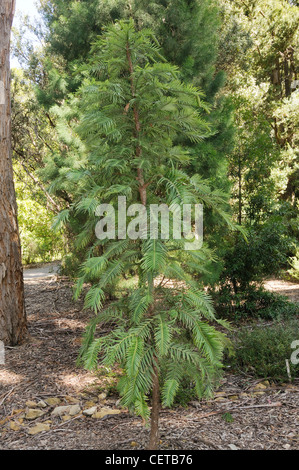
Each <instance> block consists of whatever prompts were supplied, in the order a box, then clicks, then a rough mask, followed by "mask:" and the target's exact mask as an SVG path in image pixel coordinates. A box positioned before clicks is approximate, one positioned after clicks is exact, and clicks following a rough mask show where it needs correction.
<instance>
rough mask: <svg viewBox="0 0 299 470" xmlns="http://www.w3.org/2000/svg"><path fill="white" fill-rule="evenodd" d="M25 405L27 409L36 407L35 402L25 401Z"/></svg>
mask: <svg viewBox="0 0 299 470" xmlns="http://www.w3.org/2000/svg"><path fill="white" fill-rule="evenodd" d="M25 405H26V406H28V408H35V407H36V406H37V403H36V402H35V401H32V400H28V401H26V403H25Z"/></svg>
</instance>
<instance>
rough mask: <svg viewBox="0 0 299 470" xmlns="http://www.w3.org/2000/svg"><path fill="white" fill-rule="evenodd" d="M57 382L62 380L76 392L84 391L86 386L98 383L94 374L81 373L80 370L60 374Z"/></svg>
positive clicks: (62, 382)
mask: <svg viewBox="0 0 299 470" xmlns="http://www.w3.org/2000/svg"><path fill="white" fill-rule="evenodd" d="M57 382H60V383H61V384H63V385H64V386H65V387H67V388H70V389H72V390H73V391H74V392H82V391H83V390H84V389H86V387H90V386H92V385H96V384H95V377H94V375H93V374H91V373H80V372H78V371H75V372H73V373H68V374H63V375H60V376H59V378H58V379H57Z"/></svg>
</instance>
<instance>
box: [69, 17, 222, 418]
mask: <svg viewBox="0 0 299 470" xmlns="http://www.w3.org/2000/svg"><path fill="white" fill-rule="evenodd" d="M93 53H94V55H93V57H92V59H91V61H90V65H89V70H88V72H89V77H88V76H87V75H86V80H85V83H84V86H83V88H82V90H81V91H80V95H79V96H78V98H77V97H76V99H75V101H74V103H75V104H76V105H77V106H78V109H79V113H80V116H81V118H80V124H79V127H78V126H77V132H79V135H80V137H81V139H82V141H83V142H84V145H85V146H86V148H87V149H88V151H89V153H88V155H87V163H86V165H85V166H84V167H83V165H82V166H81V168H80V169H77V170H72V171H71V170H70V177H71V178H72V176H73V175H75V181H76V183H77V182H78V181H80V184H79V188H78V185H77V193H76V194H77V200H76V203H75V204H74V205H73V206H72V207H71V208H70V217H71V216H72V212H73V211H75V213H79V214H83V215H84V214H86V217H88V218H87V219H86V225H85V227H86V231H85V232H84V236H82V237H80V245H81V247H83V248H84V250H85V253H86V255H87V257H86V260H85V262H84V263H83V264H82V267H81V274H80V278H79V280H78V284H77V289H76V293H75V296H76V297H78V296H79V295H80V292H81V291H82V287H83V285H84V284H86V283H90V284H91V287H90V288H89V290H88V293H87V295H86V297H85V307H86V308H91V309H93V310H94V312H95V314H96V316H95V318H94V320H93V321H92V322H91V324H90V326H89V327H88V329H87V331H86V334H85V340H84V344H83V346H82V348H81V354H80V357H81V360H82V361H83V363H84V364H85V366H86V367H87V368H89V369H92V368H95V367H97V364H98V361H100V363H101V364H103V365H105V366H112V365H113V364H115V363H117V364H119V365H120V366H121V367H122V368H123V370H124V375H123V377H122V378H121V379H120V381H119V390H120V394H121V396H122V403H123V404H124V405H125V406H128V407H129V408H130V409H133V410H134V411H135V412H136V413H139V414H141V415H142V416H143V417H144V418H147V417H148V416H149V408H148V396H149V394H150V392H151V389H152V386H153V377H154V375H156V374H158V375H159V380H160V386H161V398H162V403H163V405H164V406H171V405H172V403H173V402H174V399H175V396H176V394H177V392H178V390H179V387H180V383H181V381H182V380H183V379H184V378H186V377H188V378H189V380H190V381H192V382H193V383H194V387H195V389H196V393H197V395H198V396H203V395H206V396H209V395H210V394H211V390H212V387H213V384H214V382H215V380H216V378H217V377H218V374H219V372H220V370H221V358H222V354H223V348H224V345H225V342H226V340H225V336H224V335H223V334H222V333H220V332H219V331H218V330H217V329H215V328H214V327H212V326H211V325H210V324H209V322H215V323H217V319H216V317H215V315H214V310H213V307H212V304H211V301H210V298H209V296H208V295H207V294H205V293H204V291H202V290H201V289H200V286H199V285H198V283H197V282H196V281H194V280H193V279H192V276H191V275H190V273H188V263H187V262H186V260H187V258H186V260H185V261H184V257H183V259H180V258H181V257H182V248H183V243H182V241H180V240H173V239H170V240H169V241H168V240H161V239H160V238H158V239H156V240H152V239H145V240H138V239H137V240H132V239H128V238H127V239H125V240H110V241H109V240H108V239H105V240H102V241H101V240H96V239H95V236H94V235H93V238H92V234H93V233H94V228H95V223H96V217H95V216H94V215H93V212H94V210H95V207H96V206H97V204H98V203H99V201H103V200H104V201H105V202H109V203H110V204H112V205H116V204H115V203H116V202H117V199H116V196H117V195H118V194H123V195H126V196H127V197H128V198H129V200H130V202H138V201H139V198H141V199H142V201H143V204H144V206H145V209H146V210H148V204H149V203H161V202H165V203H168V204H169V205H171V204H173V203H174V202H175V203H177V204H179V206H181V207H182V205H183V204H184V203H189V204H191V203H199V202H203V203H206V204H208V205H209V206H211V207H212V208H214V209H215V210H218V211H219V214H221V215H222V216H224V217H226V216H225V199H223V198H222V197H221V195H220V194H218V193H217V192H215V193H214V192H211V191H210V190H209V188H208V186H207V185H206V184H204V182H202V181H201V180H200V179H199V178H196V177H195V176H193V177H192V178H190V176H188V174H187V173H185V172H184V166H186V165H187V164H188V161H189V160H190V158H191V156H189V155H188V153H187V151H186V150H185V149H184V150H183V149H181V148H180V147H178V146H177V145H175V144H174V142H175V140H176V138H177V136H178V135H179V134H181V135H183V136H184V138H185V139H189V140H191V141H194V142H197V141H200V140H202V139H203V138H204V136H205V135H206V134H207V133H208V131H209V128H208V125H207V124H206V123H205V121H204V120H203V118H202V117H201V110H202V109H205V108H206V105H205V104H204V102H203V101H202V99H201V94H200V92H199V91H198V90H197V89H196V88H195V87H193V86H191V85H185V84H183V83H182V82H181V81H180V80H179V78H178V71H177V68H176V67H174V66H171V65H170V64H168V63H166V62H163V63H161V62H159V58H160V54H159V50H158V49H157V45H156V43H155V42H153V40H152V33H151V31H147V30H143V31H141V32H137V31H135V29H134V27H133V23H132V22H128V23H126V22H121V23H118V24H116V25H115V26H113V27H110V28H108V29H107V32H106V36H105V38H103V39H100V40H99V41H98V42H97V43H96V44H95V45H94V49H93ZM136 116H138V120H136V119H137V118H136ZM76 174H77V175H78V177H77V176H76ZM140 174H142V183H141V181H140ZM79 175H80V177H79ZM136 176H137V178H136ZM69 181H70V180H69ZM111 181H113V182H114V184H113V185H112V186H111V183H110V182H111ZM146 182H148V184H146ZM145 184H146V187H147V191H146V200H145V199H144V193H143V192H142V189H143V188H144V186H145ZM148 215H149V214H148ZM88 221H90V224H89V225H88V226H87V224H88ZM194 254H195V255H196V254H197V253H196V252H194ZM186 256H187V257H188V255H186ZM195 261H196V258H195V259H194V265H193V266H192V269H193V271H194V269H195V267H196V262H195ZM197 265H198V269H199V270H200V269H201V266H200V264H199V263H198V261H197ZM129 273H136V275H137V278H138V284H137V287H135V288H134V289H133V290H130V289H128V290H127V292H126V293H125V292H124V293H123V295H121V297H120V299H117V300H115V301H112V302H111V303H110V305H109V307H108V308H105V306H104V302H105V298H106V295H105V293H106V292H107V289H109V288H111V287H113V286H115V285H116V284H117V283H118V282H119V280H121V279H122V277H123V276H124V275H127V274H129ZM160 278H161V279H162V280H163V278H171V279H172V282H173V283H174V287H173V288H172V289H169V288H166V287H164V286H163V282H161V281H159V279H160ZM180 283H181V284H180ZM176 285H177V286H178V287H176ZM179 286H181V287H179ZM104 323H108V324H110V325H113V328H112V329H111V332H110V333H108V334H107V335H105V336H99V337H97V335H96V331H97V325H98V324H101V325H102V324H104ZM162 365H163V370H164V371H165V373H164V374H162V373H161V367H162Z"/></svg>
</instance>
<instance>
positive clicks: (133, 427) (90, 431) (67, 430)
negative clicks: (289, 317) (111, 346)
mask: <svg viewBox="0 0 299 470" xmlns="http://www.w3.org/2000/svg"><path fill="white" fill-rule="evenodd" d="M25 288H26V305H27V314H28V322H29V331H30V335H31V341H30V342H29V343H27V344H25V345H23V346H21V347H18V348H6V357H5V359H6V363H5V365H4V366H3V365H2V366H0V434H1V436H0V449H26V450H29V449H31V450H35V449H82V450H87V449H98V450H100V449H104V450H124V449H130V450H132V449H133V450H140V449H144V448H145V445H146V443H147V440H148V435H149V431H148V429H147V428H145V427H144V425H143V423H142V420H141V419H139V418H138V417H136V416H131V415H129V413H128V412H127V410H123V409H121V408H120V407H119V405H118V396H116V395H114V394H113V380H114V379H113V377H111V374H110V375H109V374H106V375H104V376H99V375H98V376H96V375H94V374H92V373H90V372H87V371H84V370H83V369H81V368H80V367H78V366H76V358H77V356H78V349H79V346H80V341H81V335H82V332H83V330H84V327H85V325H86V323H87V321H88V319H89V313H87V312H83V310H82V303H81V302H78V303H76V304H75V303H73V301H72V286H71V284H70V283H69V281H68V280H67V279H63V278H59V279H58V280H57V279H53V278H49V279H28V280H26V282H25ZM109 391H110V394H109V393H108V396H107V397H105V394H107V392H109ZM49 399H50V400H49ZM51 399H52V401H51ZM53 399H54V401H53ZM55 400H56V404H55V403H54V402H55ZM58 401H59V405H60V406H69V405H74V404H76V405H77V413H75V415H72V416H71V415H69V412H70V410H68V411H65V412H64V414H62V415H61V416H53V414H52V412H53V410H54V409H55V408H56V407H57V405H58ZM78 407H79V408H78ZM94 407H96V408H97V412H98V413H99V412H101V411H102V412H103V409H104V410H105V409H106V410H107V409H108V413H107V414H105V413H104V416H103V417H102V418H100V415H98V417H96V415H93V417H90V416H86V415H85V414H83V413H84V412H85V411H86V410H87V409H90V408H94ZM298 407H299V384H298V382H297V383H296V382H295V383H294V384H292V385H287V384H285V385H282V386H280V387H276V386H275V385H274V384H271V383H268V382H265V383H263V384H261V383H260V382H259V381H255V380H253V379H251V378H250V377H246V376H242V377H240V376H234V375H231V374H229V373H227V374H225V376H224V379H223V382H222V385H221V387H220V388H219V390H218V391H217V393H216V396H215V399H213V400H210V401H201V402H200V403H199V402H193V403H191V404H190V406H189V407H188V408H181V407H179V408H175V409H173V410H163V412H162V413H161V444H160V449H161V450H179V449H184V450H199V449H212V450H214V449H299V435H298V424H299V421H298V418H299V417H298ZM32 410H38V411H40V413H37V414H40V416H35V417H34V419H30V418H29V416H30V411H32ZM109 410H110V412H109ZM111 410H112V411H111ZM112 412H113V413H117V414H111V413H112ZM109 413H110V414H109ZM31 418H32V415H31ZM41 425H42V426H41ZM37 431H39V432H38V433H37V434H34V433H35V432H37Z"/></svg>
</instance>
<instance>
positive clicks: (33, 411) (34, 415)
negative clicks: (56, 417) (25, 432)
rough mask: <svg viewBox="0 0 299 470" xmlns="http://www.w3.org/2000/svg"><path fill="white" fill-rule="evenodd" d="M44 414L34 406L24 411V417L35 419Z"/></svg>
mask: <svg viewBox="0 0 299 470" xmlns="http://www.w3.org/2000/svg"><path fill="white" fill-rule="evenodd" d="M44 414H45V412H44V411H42V410H38V409H35V408H29V409H28V410H27V411H26V413H25V419H29V420H31V419H36V418H39V417H40V416H43V415H44Z"/></svg>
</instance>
